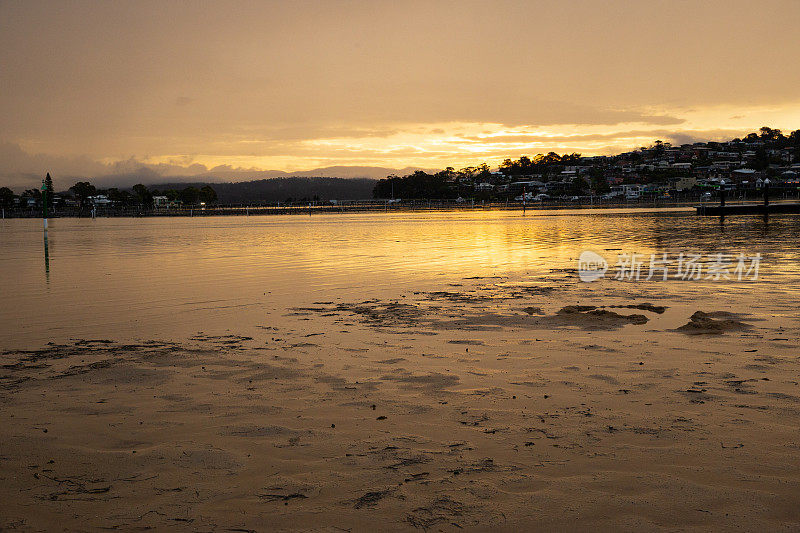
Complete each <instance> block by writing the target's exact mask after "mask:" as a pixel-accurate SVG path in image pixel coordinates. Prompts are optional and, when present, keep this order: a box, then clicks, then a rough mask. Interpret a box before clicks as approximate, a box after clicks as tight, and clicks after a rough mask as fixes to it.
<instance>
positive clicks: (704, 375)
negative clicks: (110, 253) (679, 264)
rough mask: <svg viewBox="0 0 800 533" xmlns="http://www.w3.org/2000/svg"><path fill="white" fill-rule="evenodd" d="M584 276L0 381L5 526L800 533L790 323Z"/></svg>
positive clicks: (92, 360)
mask: <svg viewBox="0 0 800 533" xmlns="http://www.w3.org/2000/svg"><path fill="white" fill-rule="evenodd" d="M604 283H606V285H605V286H604V290H602V291H596V290H593V289H592V287H591V286H587V285H586V284H580V283H579V282H577V281H576V280H575V279H574V276H571V275H570V274H569V273H557V272H556V273H553V274H552V275H551V276H549V277H547V276H546V277H543V278H541V279H538V280H536V281H535V282H527V283H521V282H513V281H511V280H508V279H505V278H479V279H457V280H450V283H445V284H443V286H442V287H441V288H440V290H437V291H434V292H422V291H405V292H404V291H398V292H396V293H391V292H390V291H387V294H386V298H385V299H372V300H367V301H347V300H346V299H345V298H339V299H333V300H331V301H316V302H297V305H296V306H294V307H289V308H286V309H284V310H282V311H281V312H279V313H277V314H272V315H265V318H264V322H263V324H262V325H260V326H259V327H258V328H254V329H247V330H246V331H230V332H229V333H228V334H227V335H207V334H204V333H202V332H198V333H197V334H196V335H194V336H193V337H191V338H187V339H170V340H164V339H147V338H146V335H145V334H144V333H143V334H142V336H143V337H144V338H145V340H142V341H138V342H136V343H130V342H128V341H120V340H117V339H113V338H112V339H93V340H91V339H88V340H87V339H76V340H73V341H71V342H69V343H63V344H51V345H47V346H42V347H39V348H36V349H32V350H27V351H18V350H15V351H8V352H6V353H4V354H3V356H2V363H3V364H2V368H1V369H0V419H2V420H3V421H4V423H3V424H2V425H0V442H2V449H0V481H1V482H2V483H0V527H2V528H3V529H9V530H13V529H22V530H92V531H95V530H100V529H112V530H119V531H133V530H136V531H138V530H143V529H158V530H161V529H166V528H170V529H178V530H191V531H275V530H311V531H317V530H323V531H342V530H344V531H368V530H398V531H401V530H413V529H420V530H430V531H457V530H461V529H472V530H489V529H492V530H508V531H513V530H574V529H580V530H588V529H602V530H627V531H640V530H642V529H646V530H669V531H675V530H680V531H687V530H688V531H693V530H694V531H706V530H709V529H715V530H747V531H766V530H770V531H776V530H796V529H798V528H800V505H798V504H800V462H799V461H797V455H798V453H800V433H798V425H799V424H800V385H799V384H798V370H800V353H798V335H797V333H798V327H797V323H796V320H789V319H786V318H785V317H782V316H773V315H774V314H773V313H769V312H768V311H766V310H764V309H757V308H749V307H746V306H740V307H739V308H734V306H733V305H732V304H731V302H732V301H735V300H731V299H730V298H728V299H725V298H707V299H703V300H701V301H702V304H699V303H698V300H697V299H686V298H679V297H677V296H676V297H675V298H672V299H665V298H663V297H662V298H658V294H659V292H658V291H657V290H652V291H649V293H647V291H643V290H642V288H641V286H637V285H636V284H630V283H628V284H626V283H623V282H617V283H614V282H613V281H607V282H604Z"/></svg>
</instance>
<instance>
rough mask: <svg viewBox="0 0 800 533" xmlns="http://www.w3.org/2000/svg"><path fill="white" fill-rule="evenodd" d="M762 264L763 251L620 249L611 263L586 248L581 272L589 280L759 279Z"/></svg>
mask: <svg viewBox="0 0 800 533" xmlns="http://www.w3.org/2000/svg"><path fill="white" fill-rule="evenodd" d="M760 265H761V254H760V253H757V254H755V255H746V254H744V253H739V254H723V253H715V254H708V255H703V254H699V253H685V252H680V253H677V254H669V253H667V252H663V253H657V254H656V253H652V254H639V253H619V254H617V257H616V262H615V263H613V265H609V262H608V261H607V260H606V259H605V258H604V257H603V256H602V255H600V254H598V253H596V252H593V251H591V250H586V251H584V252H582V253H581V255H580V257H579V258H578V276H579V277H580V279H581V281H586V282H590V281H596V280H598V279H601V278H606V277H608V278H613V279H617V280H625V281H649V280H661V281H665V280H667V279H679V280H707V281H729V280H730V281H756V280H757V279H758V270H759V266H760Z"/></svg>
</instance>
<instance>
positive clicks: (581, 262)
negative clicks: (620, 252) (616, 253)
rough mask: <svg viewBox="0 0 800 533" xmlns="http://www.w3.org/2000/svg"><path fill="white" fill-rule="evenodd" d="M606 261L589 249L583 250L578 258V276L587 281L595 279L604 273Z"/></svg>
mask: <svg viewBox="0 0 800 533" xmlns="http://www.w3.org/2000/svg"><path fill="white" fill-rule="evenodd" d="M606 271H608V261H606V260H605V258H604V257H603V256H602V255H600V254H598V253H596V252H593V251H591V250H584V251H583V252H581V255H580V257H579V258H578V276H579V277H580V278H581V281H585V282H587V283H589V282H591V281H596V280H598V279H600V278H602V277H604V276H605V275H606Z"/></svg>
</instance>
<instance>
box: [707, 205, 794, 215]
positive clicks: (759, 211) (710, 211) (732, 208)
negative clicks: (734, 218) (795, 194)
mask: <svg viewBox="0 0 800 533" xmlns="http://www.w3.org/2000/svg"><path fill="white" fill-rule="evenodd" d="M695 209H697V214H698V215H701V216H708V217H720V216H728V215H773V214H791V213H800V203H774V204H772V203H770V204H767V205H764V204H763V203H758V204H734V205H698V206H695Z"/></svg>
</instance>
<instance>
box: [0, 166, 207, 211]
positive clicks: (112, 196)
mask: <svg viewBox="0 0 800 533" xmlns="http://www.w3.org/2000/svg"><path fill="white" fill-rule="evenodd" d="M44 191H45V192H46V194H45V195H43V194H42V190H41V189H35V188H34V189H27V190H25V191H23V192H22V194H20V195H19V196H17V195H15V194H14V192H13V191H12V190H11V189H9V188H8V187H0V206H2V207H4V208H10V207H13V206H14V205H15V203H16V200H17V199H20V200H22V201H25V202H27V201H28V199H33V201H34V205H35V206H36V207H41V206H42V203H43V200H42V199H43V197H46V198H47V205H48V207H53V206H54V205H55V203H56V200H57V199H58V200H60V201H61V202H62V203H63V202H64V201H65V200H67V199H70V200H74V201H75V202H76V204H77V206H78V208H80V209H83V208H86V207H88V206H89V205H90V204H91V203H92V201H91V200H90V198H93V197H97V196H105V197H106V198H108V200H109V201H110V202H112V203H113V204H114V205H116V206H121V207H132V206H143V207H152V206H153V203H154V202H153V198H154V197H157V196H165V197H166V198H167V201H168V202H170V203H175V204H182V205H197V204H199V203H201V202H202V203H206V204H213V203H215V202H216V201H217V193H216V191H215V190H214V189H213V187H211V186H210V185H203V186H202V187H194V186H189V187H184V188H183V189H166V190H163V191H159V190H158V189H149V188H148V187H146V186H145V185H143V184H141V183H139V184H136V185H134V186H133V187H132V188H131V189H130V190H127V189H119V188H117V187H110V188H108V189H98V188H97V187H95V186H94V185H93V184H92V183H90V182H88V181H79V182H77V183H75V185H73V186H72V187H70V188H69V189H68V190H66V191H63V192H60V193H58V194H56V193H55V191H54V188H53V180H52V179H51V178H50V174H48V175H47V177H46V178H45V182H44Z"/></svg>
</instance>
